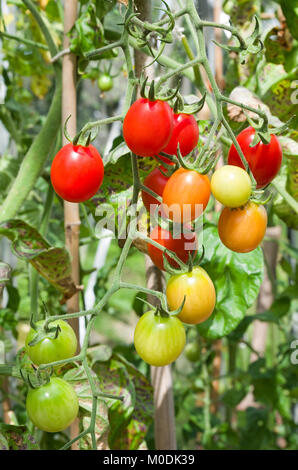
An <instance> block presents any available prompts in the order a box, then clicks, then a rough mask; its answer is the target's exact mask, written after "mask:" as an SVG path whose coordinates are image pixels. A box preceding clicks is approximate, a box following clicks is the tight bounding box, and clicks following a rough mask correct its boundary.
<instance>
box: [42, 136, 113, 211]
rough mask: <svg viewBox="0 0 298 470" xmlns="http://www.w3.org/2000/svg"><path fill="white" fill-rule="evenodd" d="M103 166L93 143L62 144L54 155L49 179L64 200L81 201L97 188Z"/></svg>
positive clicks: (102, 172)
mask: <svg viewBox="0 0 298 470" xmlns="http://www.w3.org/2000/svg"><path fill="white" fill-rule="evenodd" d="M103 175H104V166H103V163H102V159H101V156H100V154H99V153H98V151H97V150H96V148H95V147H93V145H88V147H83V146H82V145H73V144H71V143H69V144H67V145H64V147H62V148H61V149H60V150H59V152H58V153H57V155H56V156H55V157H54V160H53V163H52V166H51V180H52V185H53V187H54V190H55V191H56V193H57V194H58V195H59V196H60V197H62V199H64V200H65V201H69V202H83V201H87V199H90V198H91V197H92V196H94V194H96V193H97V191H98V190H99V188H100V186H101V184H102V181H103Z"/></svg>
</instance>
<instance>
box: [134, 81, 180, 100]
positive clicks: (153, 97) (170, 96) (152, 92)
mask: <svg viewBox="0 0 298 470" xmlns="http://www.w3.org/2000/svg"><path fill="white" fill-rule="evenodd" d="M147 82H148V77H146V78H145V79H143V80H142V79H141V91H140V95H141V97H142V98H145V99H147V100H149V101H156V100H158V101H171V100H173V99H174V98H175V97H176V96H177V95H178V94H179V89H180V85H181V79H179V81H178V85H177V87H176V88H175V90H174V91H173V90H171V89H168V90H167V93H168V92H170V94H166V95H157V92H156V85H155V81H154V80H152V82H151V83H150V85H149V92H148V94H147V93H146V87H147Z"/></svg>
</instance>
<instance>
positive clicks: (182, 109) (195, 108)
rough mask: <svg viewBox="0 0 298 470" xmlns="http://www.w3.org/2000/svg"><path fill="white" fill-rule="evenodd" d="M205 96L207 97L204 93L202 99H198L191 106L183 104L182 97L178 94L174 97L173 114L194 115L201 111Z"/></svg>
mask: <svg viewBox="0 0 298 470" xmlns="http://www.w3.org/2000/svg"><path fill="white" fill-rule="evenodd" d="M206 96H207V92H205V93H204V94H203V95H202V98H200V99H199V100H198V101H195V102H194V103H192V104H185V102H184V99H183V97H182V96H181V95H180V93H179V94H178V95H177V97H176V100H175V103H174V107H173V111H174V113H175V114H178V113H185V114H196V113H198V112H199V111H201V109H203V107H204V105H205V100H206Z"/></svg>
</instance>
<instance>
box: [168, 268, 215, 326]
mask: <svg viewBox="0 0 298 470" xmlns="http://www.w3.org/2000/svg"><path fill="white" fill-rule="evenodd" d="M166 296H167V302H168V305H169V307H170V309H171V310H176V309H178V308H179V307H180V305H181V304H182V302H183V299H184V297H185V304H184V306H183V308H182V310H181V312H180V313H179V315H177V317H178V318H179V319H180V320H181V321H182V322H184V323H189V324H190V325H197V324H198V323H202V322H203V321H205V320H207V318H209V317H210V315H211V313H212V312H213V310H214V307H215V303H216V293H215V288H214V284H213V282H212V280H211V279H210V277H209V276H208V274H207V272H206V271H205V270H204V269H203V268H201V267H200V266H195V267H194V268H193V270H192V271H191V272H189V273H181V274H175V275H174V276H171V277H170V279H169V280H168V283H167V288H166Z"/></svg>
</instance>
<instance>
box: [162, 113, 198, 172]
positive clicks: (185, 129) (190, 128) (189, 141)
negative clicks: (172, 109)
mask: <svg viewBox="0 0 298 470" xmlns="http://www.w3.org/2000/svg"><path fill="white" fill-rule="evenodd" d="M173 124H174V126H173V133H172V136H171V138H170V141H169V143H168V144H167V146H166V147H164V148H163V149H162V152H164V153H167V154H169V155H177V147H178V144H179V149H180V153H181V155H182V156H183V157H185V156H186V155H188V154H189V153H190V152H191V151H192V150H193V149H194V148H195V147H196V146H197V143H198V141H199V127H198V124H197V121H196V120H195V118H194V116H193V115H192V114H185V113H180V114H175V113H173ZM159 157H160V158H161V159H162V160H163V161H164V162H166V163H171V160H169V159H168V158H166V157H163V156H162V155H159Z"/></svg>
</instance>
